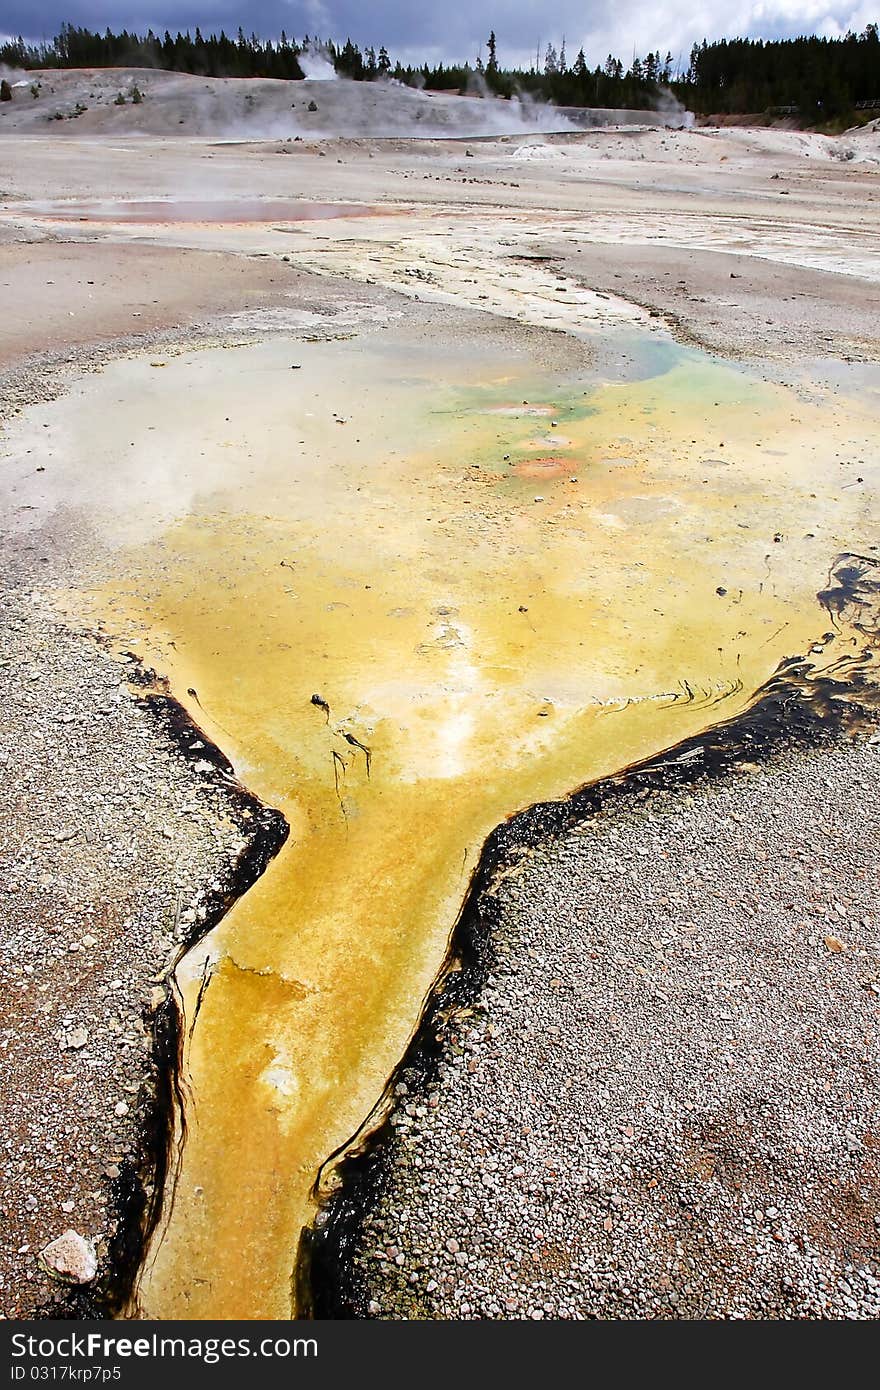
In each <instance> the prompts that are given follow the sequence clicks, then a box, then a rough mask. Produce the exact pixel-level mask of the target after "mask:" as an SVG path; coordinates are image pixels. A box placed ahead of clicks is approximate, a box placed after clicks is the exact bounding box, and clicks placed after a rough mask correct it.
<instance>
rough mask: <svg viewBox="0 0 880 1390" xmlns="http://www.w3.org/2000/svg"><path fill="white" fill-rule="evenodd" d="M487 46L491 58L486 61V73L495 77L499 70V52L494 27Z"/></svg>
mask: <svg viewBox="0 0 880 1390" xmlns="http://www.w3.org/2000/svg"><path fill="white" fill-rule="evenodd" d="M486 47H487V48H488V50H489V60H488V62H487V63H486V73H487V75H488V76H490V77H494V76H495V74H496V73H497V71H498V54H497V52H496V49H495V30H494V29H493V30H492V32H491V34H490V35H489V41H488V43H487V44H486Z"/></svg>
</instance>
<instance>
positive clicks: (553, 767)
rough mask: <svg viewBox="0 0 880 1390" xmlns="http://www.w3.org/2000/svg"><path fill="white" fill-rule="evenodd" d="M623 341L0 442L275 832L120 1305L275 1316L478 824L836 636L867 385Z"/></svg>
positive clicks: (701, 714)
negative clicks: (153, 1225)
mask: <svg viewBox="0 0 880 1390" xmlns="http://www.w3.org/2000/svg"><path fill="white" fill-rule="evenodd" d="M618 341H619V342H622V343H623V346H624V347H625V352H622V351H619V350H615V351H614V352H613V353H612V351H611V348H612V347H613V344H610V343H609V344H608V345H606V348H603V346H602V344H601V342H599V343H598V344H597V354H596V366H595V368H593V369H590V370H587V369H583V368H581V369H579V370H578V371H576V372H571V373H570V374H568V375H564V374H560V373H558V372H556V373H554V374H552V375H551V374H550V373H548V372H542V371H540V370H538V369H537V368H536V367H535V365H534V362H533V361H532V360H530V357H529V354H528V352H527V351H525V350H523V349H522V348H516V347H513V346H512V347H510V348H509V349H505V348H503V347H501V346H499V339H498V338H497V337H496V338H493V339H492V340H491V343H490V344H489V345H485V344H479V343H477V342H474V341H469V340H468V341H460V340H458V339H456V338H455V336H454V335H453V334H452V333H449V334H446V335H444V334H437V333H435V332H420V331H419V330H418V329H417V328H413V327H406V326H405V325H403V324H397V325H395V326H394V327H393V328H391V329H387V330H385V331H384V332H383V333H381V334H375V333H374V334H372V335H370V336H369V338H367V339H365V340H363V341H361V342H357V341H356V342H354V343H352V342H342V341H339V342H333V341H330V342H302V341H300V340H297V339H294V338H285V337H275V338H273V339H271V340H269V341H266V342H262V343H256V344H254V343H251V344H245V345H242V346H240V347H234V348H216V349H202V350H199V351H178V352H175V353H165V354H162V353H159V354H154V355H153V356H151V357H139V356H135V357H132V358H129V359H128V360H124V361H119V362H116V363H114V364H112V365H110V366H108V367H106V368H105V369H104V370H103V371H102V372H101V373H100V374H99V375H96V376H92V377H89V378H86V379H84V380H82V381H81V382H80V383H79V385H77V386H76V387H75V389H73V390H72V391H71V392H70V393H69V394H68V395H66V396H65V397H63V398H62V399H60V400H58V401H56V402H54V403H52V404H51V405H47V406H42V407H38V408H33V409H31V410H30V411H28V412H27V413H26V415H25V416H23V417H22V419H21V421H20V422H19V423H18V424H17V425H16V426H15V428H14V430H13V431H12V432H11V434H10V437H9V439H8V440H7V448H8V450H9V452H10V454H12V455H14V456H15V457H16V458H19V459H21V460H27V461H28V462H27V470H28V471H26V472H25V473H23V475H22V478H21V480H20V483H19V492H20V496H21V499H22V503H23V504H24V505H29V499H30V502H31V503H33V504H34V505H37V504H39V506H40V507H41V508H42V509H43V510H45V509H46V508H47V507H48V508H55V509H56V510H58V512H59V513H61V512H64V511H66V510H74V509H79V510H80V511H84V512H86V513H87V514H88V516H89V524H90V526H91V528H92V532H93V552H94V555H95V557H96V558H95V561H94V567H93V572H92V575H91V579H87V580H86V582H84V583H83V584H82V586H81V588H80V591H79V592H78V594H77V595H76V597H75V599H74V600H73V602H72V606H73V608H74V609H75V611H76V612H77V613H78V614H79V615H87V616H88V617H89V619H90V620H95V621H100V622H101V623H102V624H103V626H104V628H105V629H106V630H107V631H108V632H109V633H110V634H111V635H112V636H113V638H114V640H115V641H116V642H117V643H118V644H119V646H120V647H122V648H130V649H133V650H136V651H138V652H139V653H140V654H141V655H142V656H143V658H144V660H145V661H146V662H147V663H148V664H151V665H154V666H155V667H156V668H157V669H158V670H159V671H160V672H162V673H164V674H167V676H168V677H169V679H170V682H171V687H172V690H173V693H174V694H175V695H176V696H177V698H178V699H180V700H181V702H182V703H183V704H185V705H186V706H187V707H188V709H189V710H190V713H191V714H192V717H193V719H194V720H195V722H196V723H198V724H200V725H202V727H203V728H204V729H205V730H206V732H207V733H208V734H209V735H210V736H211V738H213V739H214V740H215V741H216V742H217V743H218V744H220V746H221V747H222V748H223V750H224V751H225V752H226V754H227V755H228V756H229V757H230V759H231V760H232V762H233V763H234V765H235V768H236V771H237V773H238V775H239V777H240V778H241V779H242V780H243V781H244V782H245V783H246V784H247V785H248V787H250V788H251V789H252V790H253V791H254V792H256V793H257V794H258V795H259V796H260V797H262V798H263V799H264V800H265V801H266V802H268V803H269V804H271V805H273V806H275V807H278V808H280V809H281V810H282V811H283V813H284V815H285V816H286V818H287V820H288V822H289V824H290V837H289V840H288V842H287V844H286V845H285V847H284V848H283V849H282V851H281V853H280V854H279V856H278V857H277V859H275V860H274V861H273V863H272V864H271V865H270V866H269V868H268V870H267V872H266V873H265V875H264V877H263V878H262V879H261V880H259V882H258V883H257V884H256V885H255V887H254V888H252V889H251V890H250V891H249V892H248V893H247V894H246V896H245V897H244V898H242V899H241V900H240V901H239V902H238V904H237V905H236V906H235V908H234V909H233V911H232V912H231V913H230V914H229V915H228V916H227V917H226V918H225V919H224V920H223V922H222V923H221V924H220V925H219V926H218V927H217V928H216V929H215V930H214V931H212V932H211V933H210V934H209V935H208V936H207V937H205V938H204V939H203V940H202V941H201V942H200V943H199V944H198V945H197V946H195V947H194V948H193V949H192V950H191V951H190V952H189V954H188V955H187V956H186V957H185V959H184V960H183V962H182V964H181V965H180V967H179V969H178V972H177V974H178V984H179V986H180V990H181V995H182V999H183V1007H184V1010H185V1013H186V1030H185V1031H186V1033H187V1036H188V1039H189V1041H188V1044H187V1050H186V1055H185V1075H184V1082H185V1091H186V1095H187V1101H186V1110H187V1115H186V1119H187V1137H186V1143H185V1145H184V1147H183V1149H182V1156H181V1163H180V1167H179V1171H178V1172H177V1173H176V1174H175V1181H174V1184H173V1193H172V1188H171V1186H169V1191H168V1193H167V1194H166V1198H167V1199H166V1203H165V1210H164V1213H163V1219H162V1223H161V1225H160V1227H159V1229H158V1230H157V1231H156V1232H155V1234H154V1237H153V1241H152V1244H151V1247H150V1249H149V1252H148V1256H147V1259H146V1261H145V1264H144V1267H143V1269H142V1271H141V1277H140V1280H139V1283H138V1287H137V1292H136V1302H135V1304H134V1305H133V1307H132V1309H131V1310H130V1311H131V1313H132V1315H134V1316H137V1315H142V1316H146V1317H161V1318H199V1319H206V1318H215V1317H217V1318H274V1317H278V1318H286V1317H289V1316H290V1315H291V1312H292V1311H293V1312H295V1311H296V1309H295V1307H294V1306H293V1304H292V1299H293V1298H294V1295H293V1294H292V1288H293V1287H294V1282H293V1280H292V1274H293V1270H294V1266H295V1262H296V1258H297V1248H298V1243H299V1239H300V1234H301V1232H302V1230H303V1228H304V1227H307V1226H309V1225H310V1224H311V1223H312V1222H313V1220H314V1218H315V1215H316V1210H317V1208H316V1197H315V1194H314V1191H313V1188H314V1184H315V1180H316V1177H317V1174H318V1171H319V1169H320V1168H321V1166H322V1165H323V1164H324V1163H325V1160H327V1158H328V1156H330V1155H332V1154H336V1153H337V1152H339V1151H340V1150H342V1149H344V1147H345V1146H346V1145H347V1144H348V1143H349V1141H350V1140H351V1139H352V1137H353V1136H354V1135H355V1134H356V1133H357V1131H358V1130H359V1128H360V1127H361V1126H362V1124H363V1123H364V1121H365V1119H366V1118H367V1117H368V1115H369V1114H370V1111H371V1109H372V1107H373V1106H374V1104H375V1103H376V1101H377V1099H378V1098H379V1096H380V1095H381V1093H382V1090H383V1086H384V1084H385V1081H386V1079H387V1077H388V1076H389V1074H390V1072H391V1071H392V1069H393V1067H394V1065H395V1063H396V1062H397V1060H398V1059H399V1057H400V1056H401V1055H402V1053H403V1052H404V1050H405V1048H406V1045H407V1042H408V1040H409V1038H410V1037H411V1035H412V1033H413V1031H414V1030H415V1028H416V1026H417V1023H418V1020H419V1016H420V1011H421V1008H422V1003H423V1000H424V998H425V996H426V994H427V992H428V991H429V989H430V987H431V984H432V982H433V980H434V978H435V976H436V973H437V971H438V969H439V967H440V965H441V962H442V960H443V957H444V953H445V950H446V945H447V942H448V939H449V936H450V933H451V931H452V929H453V926H454V924H455V921H456V917H457V914H458V911H459V909H460V906H461V904H462V901H463V898H464V896H465V893H466V891H467V887H468V883H469V881H470V877H471V875H472V873H473V871H474V869H475V866H476V864H477V862H478V858H479V855H480V850H481V846H482V844H483V842H484V840H485V838H486V836H487V835H488V834H489V832H490V831H491V830H492V829H493V828H494V827H495V826H496V825H497V824H498V823H499V822H500V821H501V820H503V819H504V818H505V817H507V816H509V815H511V814H513V813H514V812H516V811H517V810H519V809H520V808H522V807H524V806H527V805H529V804H530V803H532V802H535V801H538V800H546V799H551V798H555V797H560V796H562V795H564V794H565V793H567V792H570V791H571V790H572V789H574V788H575V787H577V786H579V785H581V784H583V783H585V782H587V781H589V780H591V779H592V778H595V777H597V776H600V775H602V774H606V773H609V772H611V771H614V770H615V769H618V768H621V767H624V766H626V765H627V764H629V763H631V762H632V761H634V760H635V759H638V758H641V757H643V756H646V755H648V754H650V753H653V752H656V751H657V750H660V749H663V748H665V747H668V746H670V745H671V744H674V743H676V742H677V741H678V740H680V739H682V738H684V737H686V736H688V735H691V734H694V733H696V732H698V731H699V730H700V729H702V728H704V727H706V726H707V725H708V724H711V723H714V722H717V721H719V720H722V719H725V718H727V717H729V716H731V715H734V714H736V713H737V712H738V711H740V710H742V709H743V708H744V707H745V706H746V705H747V704H748V702H749V699H750V696H751V694H752V692H753V691H754V690H755V688H756V687H757V686H758V685H759V684H760V683H761V681H763V680H764V679H766V677H767V676H768V675H769V674H770V673H771V672H772V671H773V670H774V668H775V667H776V666H777V664H778V662H779V661H780V660H781V659H782V658H784V657H786V656H788V655H792V654H796V653H802V652H806V651H808V650H809V648H810V646H811V644H812V643H813V642H814V641H815V640H816V639H817V638H818V637H819V636H821V634H822V632H823V630H824V629H825V628H826V627H827V625H828V620H827V615H824V614H822V613H821V610H820V609H819V607H818V605H817V602H816V593H817V590H818V589H820V588H821V587H822V585H823V583H824V581H825V578H826V575H827V571H828V567H829V564H830V562H831V560H832V558H833V557H834V556H835V554H837V553H838V552H839V551H841V550H845V549H853V548H855V549H862V550H864V551H867V550H868V548H869V547H872V546H873V545H874V544H876V543H877V541H878V536H877V534H876V526H875V525H874V524H873V523H872V522H871V512H872V509H874V511H875V502H876V488H877V481H878V472H880V469H878V459H880V450H878V435H880V430H878V416H877V410H876V405H874V404H872V403H871V396H870V394H869V393H868V392H867V391H866V390H865V388H864V382H860V383H858V385H859V389H858V390H856V389H855V383H854V384H853V389H852V391H851V392H850V391H848V388H847V381H843V382H842V383H840V381H838V384H837V387H836V389H835V390H834V391H833V392H831V391H828V392H825V391H823V390H822V389H820V388H818V387H814V386H811V387H810V388H809V389H807V388H806V386H805V385H804V383H801V384H797V383H795V384H789V385H787V386H786V385H781V384H775V383H772V382H768V381H765V380H762V379H761V378H760V377H759V376H758V375H756V374H751V373H748V372H745V371H740V370H735V369H733V368H732V367H730V366H728V365H725V364H723V363H721V362H718V361H715V360H713V359H710V358H708V357H705V356H703V355H701V354H699V353H696V352H693V351H690V350H684V349H681V348H678V347H676V346H675V345H674V344H673V343H672V342H671V341H670V340H668V339H665V338H662V339H661V338H658V337H657V335H653V336H648V335H639V334H637V333H633V332H632V331H631V330H627V331H626V337H625V340H618ZM612 358H613V360H614V361H615V362H616V363H617V364H618V365H616V366H615V367H614V368H613V369H612V368H611V367H610V365H609V364H610V363H611V361H612ZM624 358H625V359H626V363H627V365H626V367H625V368H622V367H621V366H620V365H619V364H620V362H621V360H623V359H624ZM160 368H161V370H160ZM37 455H39V457H40V460H41V464H43V465H44V466H45V471H44V472H41V473H39V474H37V473H34V472H33V465H34V460H35V457H36V456H37ZM875 514H876V513H875ZM23 524H26V523H23ZM65 604H66V606H67V607H68V608H70V607H71V600H70V599H69V598H66V599H65ZM313 697H317V698H313ZM206 980H207V981H208V982H209V983H208V984H207V988H205V987H204V982H205V981H206ZM199 994H201V999H200V1006H199V1009H198V1017H197V1018H196V1017H195V1001H196V998H197V996H198V995H199ZM193 1025H194V1026H193Z"/></svg>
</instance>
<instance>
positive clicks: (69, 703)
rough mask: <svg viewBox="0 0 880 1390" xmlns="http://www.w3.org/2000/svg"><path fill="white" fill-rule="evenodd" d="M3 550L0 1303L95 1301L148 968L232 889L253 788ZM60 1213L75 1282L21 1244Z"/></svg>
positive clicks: (132, 1212)
mask: <svg viewBox="0 0 880 1390" xmlns="http://www.w3.org/2000/svg"><path fill="white" fill-rule="evenodd" d="M6 558H7V562H8V565H7V572H6V583H5V586H4V592H3V596H2V603H0V691H2V694H0V700H2V707H3V711H4V718H3V728H2V734H0V769H2V776H3V784H4V816H3V823H2V826H0V894H2V901H0V919H2V927H0V1095H2V1098H3V1104H2V1111H3V1126H2V1132H0V1150H2V1167H0V1314H2V1315H3V1316H5V1317H7V1318H12V1317H16V1318H21V1317H30V1316H34V1315H38V1314H40V1313H41V1312H46V1311H47V1310H49V1309H51V1310H52V1311H54V1312H55V1314H56V1315H58V1314H61V1315H64V1314H66V1313H69V1312H73V1313H78V1314H83V1313H90V1312H94V1311H95V1310H97V1311H99V1312H101V1311H103V1310H104V1309H105V1308H106V1307H107V1306H108V1304H109V1306H112V1303H113V1300H114V1297H115V1296H117V1295H118V1293H119V1291H120V1288H121V1287H122V1286H121V1284H120V1276H121V1277H122V1279H123V1281H124V1276H125V1273H126V1270H125V1262H126V1257H127V1256H128V1258H130V1256H131V1252H132V1250H133V1249H136V1236H137V1231H136V1218H137V1216H138V1214H139V1210H140V1208H139V1206H138V1193H139V1192H140V1191H141V1188H140V1186H139V1184H141V1183H143V1184H145V1185H146V1187H147V1189H149V1184H150V1180H151V1174H152V1163H153V1161H154V1159H155V1152H154V1149H153V1148H152V1147H151V1139H152V1136H155V1135H156V1134H157V1133H158V1135H159V1138H160V1141H163V1138H164V1136H163V1117H162V1115H161V1113H160V1112H161V1084H160V1101H159V1105H158V1108H157V1105H156V1103H155V1101H156V1087H157V1069H156V1061H155V1057H154V1037H153V1034H154V1025H156V1023H157V1021H158V1020H159V1019H160V1018H164V1017H165V1016H166V1014H167V1010H166V1009H163V1008H162V1006H163V1004H164V1002H165V1000H166V989H165V985H164V979H165V972H166V969H167V967H168V964H169V961H170V960H171V958H172V957H173V955H174V954H175V952H176V950H177V949H178V948H179V946H180V945H181V944H182V943H183V942H184V941H185V940H186V939H188V938H190V937H192V936H193V935H194V934H197V933H198V932H199V931H200V929H201V928H202V927H203V926H204V925H205V924H206V923H207V922H208V921H209V920H210V919H211V918H212V916H213V915H214V914H215V913H216V911H217V910H218V904H219V903H220V902H222V901H223V900H224V899H225V898H226V897H227V896H228V894H229V893H230V892H231V891H233V887H232V885H233V879H234V876H235V873H236V869H237V868H238V869H239V870H240V868H241V865H240V858H241V856H242V854H243V853H244V852H245V851H247V850H248V849H249V848H250V847H251V846H252V844H253V841H254V837H255V826H256V824H257V819H258V817H259V811H260V808H259V804H258V803H256V802H254V801H251V800H250V798H248V797H246V796H245V795H243V794H242V793H241V792H240V790H239V789H237V788H236V785H235V784H234V783H232V781H231V779H229V778H227V777H226V776H224V775H223V773H222V772H220V771H219V770H218V769H217V768H216V767H215V766H214V765H213V763H212V762H211V753H210V750H209V749H208V748H206V746H205V745H202V744H200V742H199V740H198V737H197V735H195V734H193V733H191V735H190V737H189V738H188V739H186V738H185V739H184V740H183V741H182V744H181V743H179V742H178V740H176V739H175V738H173V737H172V736H171V733H170V731H166V730H163V728H162V721H161V720H160V719H159V718H158V717H157V713H156V711H155V710H151V709H149V708H147V707H146V705H144V704H143V703H137V702H136V701H135V700H134V699H133V698H132V694H131V690H130V687H129V685H128V683H127V680H126V677H131V676H132V675H135V674H136V671H137V667H136V663H134V661H131V662H129V663H128V664H127V665H125V664H120V663H119V662H118V661H116V660H114V659H112V658H111V657H110V656H109V655H107V653H106V652H105V651H104V650H103V649H102V648H101V647H100V646H99V645H98V644H97V642H96V641H95V639H94V637H92V636H89V635H87V634H77V633H73V632H71V631H69V630H67V629H65V628H64V627H62V626H61V625H60V623H59V621H58V620H57V618H55V617H53V616H52V614H51V612H50V610H49V608H48V605H46V604H45V603H44V602H43V601H42V600H41V598H40V595H39V593H38V592H36V591H35V590H33V589H32V588H30V587H28V586H27V583H26V582H25V583H23V584H17V583H16V578H17V577H19V578H22V577H24V576H26V574H27V569H28V566H29V565H31V564H33V557H32V556H30V557H27V559H26V561H25V563H24V564H16V560H15V552H14V551H13V550H11V549H10V548H9V547H7V550H6ZM16 570H19V571H20V572H21V573H20V574H19V575H18V576H17V575H16ZM160 1082H161V1079H160ZM123 1218H124V1219H123ZM120 1223H122V1229H120ZM67 1230H72V1231H74V1232H76V1233H77V1235H78V1236H80V1237H82V1238H83V1240H85V1241H86V1242H88V1244H89V1245H90V1246H92V1247H94V1250H95V1253H96V1255H97V1275H96V1277H95V1278H94V1279H90V1280H89V1281H88V1286H87V1288H86V1287H85V1286H83V1288H78V1289H75V1288H74V1287H73V1286H68V1285H66V1284H65V1283H64V1281H62V1280H59V1279H58V1278H56V1277H55V1276H52V1277H50V1276H49V1274H48V1273H47V1272H46V1271H45V1269H44V1267H43V1263H42V1262H41V1260H40V1254H41V1252H42V1251H43V1250H44V1249H45V1247H46V1246H47V1244H49V1243H50V1242H52V1241H54V1240H55V1239H57V1238H58V1237H59V1236H61V1235H62V1234H63V1233H64V1232H65V1231H67ZM132 1239H134V1241H135V1245H134V1246H132V1245H131V1244H130V1243H128V1242H131V1240H132ZM114 1243H115V1244H114ZM123 1244H125V1249H123ZM80 1250H81V1251H83V1252H86V1259H85V1272H86V1273H88V1272H89V1269H88V1266H89V1257H88V1246H85V1247H84V1246H82V1244H80ZM111 1256H112V1257H113V1258H111ZM84 1294H85V1296H84Z"/></svg>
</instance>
